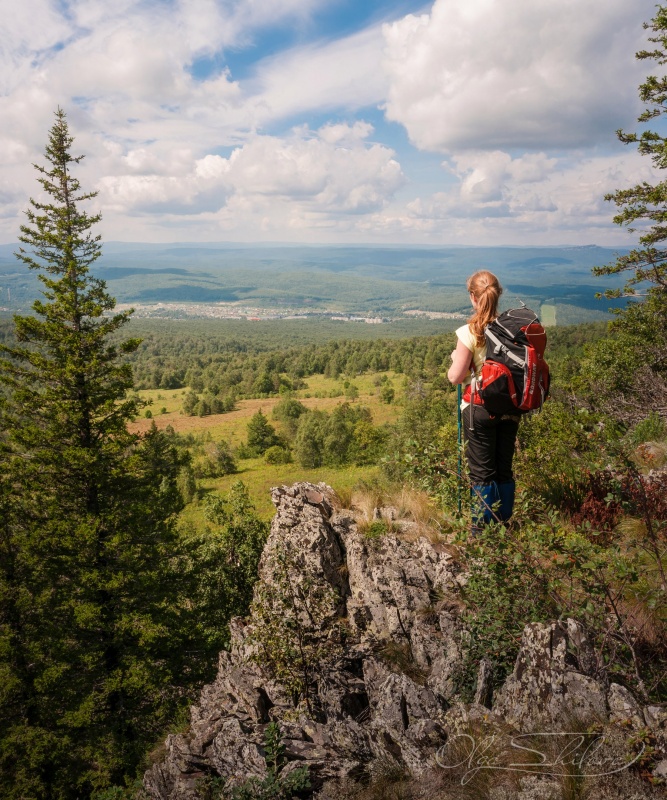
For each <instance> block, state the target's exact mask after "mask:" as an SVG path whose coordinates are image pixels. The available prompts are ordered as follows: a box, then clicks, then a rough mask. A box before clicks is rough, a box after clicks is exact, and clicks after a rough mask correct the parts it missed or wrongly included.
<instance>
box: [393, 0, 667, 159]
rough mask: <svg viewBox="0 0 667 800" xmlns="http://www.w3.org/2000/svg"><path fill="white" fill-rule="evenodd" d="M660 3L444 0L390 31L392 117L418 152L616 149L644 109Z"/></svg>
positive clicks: (570, 0) (394, 26)
mask: <svg viewBox="0 0 667 800" xmlns="http://www.w3.org/2000/svg"><path fill="white" fill-rule="evenodd" d="M654 11H655V8H654V4H653V1H652V0H636V1H635V2H633V3H629V2H628V1H627V0H556V2H554V0H502V2H501V1H500V0H435V2H434V4H433V7H432V9H431V11H430V13H427V14H422V15H419V16H416V15H408V16H406V17H404V18H403V19H401V20H398V21H396V22H394V23H391V24H387V25H385V26H384V35H385V40H386V50H385V68H386V70H387V73H388V76H389V80H390V88H389V92H388V97H387V102H386V113H387V117H388V118H389V119H390V120H393V121H396V122H400V123H401V124H402V125H404V126H405V128H406V129H407V131H408V134H409V136H410V138H411V140H412V141H413V142H414V143H415V144H416V145H417V146H418V147H420V148H423V149H426V150H432V151H437V152H452V151H456V150H462V149H466V148H472V149H492V150H493V149H505V150H507V149H510V148H532V149H537V150H544V149H547V148H550V147H573V146H583V145H590V144H594V143H598V142H599V141H600V139H601V138H603V139H604V138H607V139H608V140H610V141H611V140H613V132H614V130H616V129H617V128H618V127H620V126H622V125H626V124H628V123H631V122H632V120H633V119H634V117H635V116H636V113H635V112H636V110H637V108H638V102H637V89H636V87H637V84H638V82H639V78H640V76H641V75H642V74H643V73H642V69H641V68H640V67H638V66H636V65H635V59H634V53H635V51H636V50H638V49H640V47H642V46H643V45H644V36H645V34H644V31H643V29H642V22H643V21H644V20H647V19H650V18H651V17H652V16H653V13H654Z"/></svg>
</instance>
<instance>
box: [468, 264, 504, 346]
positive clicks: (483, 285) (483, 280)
mask: <svg viewBox="0 0 667 800" xmlns="http://www.w3.org/2000/svg"><path fill="white" fill-rule="evenodd" d="M466 287H467V289H468V292H470V293H471V294H472V295H473V296H474V298H475V300H476V301H477V308H476V309H475V313H474V314H473V315H472V317H470V319H469V320H468V324H469V325H470V330H471V331H472V332H473V335H474V337H475V341H476V343H477V346H478V347H481V346H482V345H483V344H484V341H485V339H484V328H486V326H487V325H488V324H489V322H492V321H493V320H494V319H495V318H496V317H497V316H498V300H499V299H500V295H501V294H502V293H503V288H502V286H501V285H500V283H499V282H498V278H496V276H495V275H494V274H493V272H489V271H488V270H485V269H481V270H479V271H478V272H475V274H474V275H471V276H470V277H469V278H468V280H467V282H466Z"/></svg>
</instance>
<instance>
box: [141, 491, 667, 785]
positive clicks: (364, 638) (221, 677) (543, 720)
mask: <svg viewBox="0 0 667 800" xmlns="http://www.w3.org/2000/svg"><path fill="white" fill-rule="evenodd" d="M272 496H273V502H274V504H275V506H276V515H275V518H274V520H273V523H272V527H271V534H270V537H269V540H268V542H267V545H266V547H265V550H264V553H263V556H262V560H261V563H260V576H259V581H258V584H257V586H256V590H255V599H256V602H257V603H258V604H260V605H259V606H258V608H260V607H261V612H260V611H259V610H258V608H256V609H255V612H254V613H253V614H251V615H250V617H249V618H248V619H246V620H242V619H240V618H236V619H234V620H233V621H232V625H231V632H232V644H231V648H230V651H229V652H223V653H222V654H221V655H220V661H219V668H218V674H217V677H216V679H215V680H214V682H213V683H212V684H210V685H208V686H206V687H204V689H203V691H202V693H201V697H200V700H199V703H198V704H197V705H196V706H194V707H193V708H192V711H191V724H190V729H189V731H188V732H187V733H186V734H181V735H174V736H170V737H169V738H168V739H167V742H166V756H165V757H164V759H163V760H162V761H161V762H160V763H158V764H155V765H154V766H153V767H152V768H151V769H150V770H149V771H148V772H147V773H146V776H145V780H144V787H145V790H146V792H147V793H148V795H149V796H150V797H151V798H154V800H192V798H194V797H195V796H196V787H197V783H198V781H199V780H200V779H202V778H204V777H206V776H222V777H224V778H225V779H227V780H230V781H231V782H234V781H236V782H241V781H242V780H244V779H245V778H246V777H247V776H249V775H256V776H263V775H265V774H266V763H265V760H264V757H263V756H264V732H265V730H266V727H267V725H268V724H269V722H271V721H276V722H277V723H279V725H280V729H281V733H282V736H283V744H284V746H285V754H286V756H287V759H288V763H287V765H286V766H285V767H284V771H290V770H293V769H295V768H296V767H298V766H303V765H305V766H307V767H308V770H309V775H310V781H311V786H312V795H313V797H317V798H320V800H329V798H330V799H331V800H333V798H343V797H348V796H353V795H354V793H355V791H356V790H355V787H360V786H363V785H364V784H366V783H368V782H369V781H370V780H371V779H372V778H373V777H374V776H375V777H376V776H377V769H378V765H385V767H386V765H393V767H392V769H395V770H397V771H398V772H397V774H400V775H402V776H409V779H411V780H412V781H413V783H412V784H410V786H411V787H412V788H406V790H405V792H404V796H405V797H406V798H408V797H415V798H416V797H422V796H423V797H426V796H433V794H432V793H433V792H434V791H436V790H437V791H438V792H440V794H439V796H440V797H443V798H444V797H449V796H450V795H448V794H447V793H446V792H447V791H448V790H447V785H448V784H447V781H450V782H451V781H452V780H453V776H454V773H453V772H452V771H451V770H449V771H448V769H447V765H445V767H443V764H442V760H441V759H442V756H443V753H444V752H445V751H446V748H447V747H451V746H452V745H453V743H456V741H465V742H468V741H472V740H473V739H474V737H472V736H471V731H476V732H477V733H476V734H475V735H477V734H479V732H480V731H483V730H489V731H494V732H495V734H498V733H502V734H503V735H509V734H511V733H512V732H533V733H535V732H537V733H539V732H544V731H547V730H553V731H563V730H574V729H575V728H573V727H572V726H574V725H576V726H579V727H577V728H576V730H581V727H582V726H586V725H591V724H592V723H595V724H597V725H598V726H602V727H604V726H609V725H610V724H611V725H612V726H613V725H616V727H617V728H618V729H619V730H621V729H622V730H624V731H625V730H632V729H635V730H638V729H640V728H642V727H650V728H651V729H654V730H655V732H656V733H655V735H656V736H657V737H658V739H659V737H660V736H662V737H663V738H664V737H665V735H666V734H665V731H667V709H662V707H659V706H651V707H649V708H647V709H642V708H641V707H640V706H639V704H638V703H637V702H636V700H635V699H634V697H633V696H632V694H631V692H630V691H628V689H627V688H625V687H622V686H620V685H618V684H613V683H612V684H611V685H610V686H606V685H605V684H604V682H603V681H602V680H600V679H599V677H598V676H596V675H595V674H594V672H593V668H594V663H595V662H594V658H593V654H592V652H591V649H590V645H589V644H588V642H587V640H586V636H585V633H584V631H583V630H582V628H581V627H580V626H579V625H578V624H577V623H576V622H574V621H572V620H568V621H565V622H557V623H552V624H534V625H529V626H527V627H526V629H525V631H524V636H523V640H522V645H521V651H520V653H519V656H518V658H517V662H516V666H515V669H514V672H513V674H512V675H511V676H510V677H509V678H508V680H507V681H506V683H505V685H504V686H503V687H502V688H501V689H500V690H499V692H498V693H497V695H496V697H495V698H492V697H491V694H490V691H489V685H488V670H487V669H485V667H486V665H485V662H484V661H483V662H482V664H481V665H480V674H479V678H478V686H477V695H476V700H477V703H475V704H473V705H472V706H464V705H462V704H461V703H459V702H457V697H456V693H455V686H454V678H455V674H456V669H457V666H458V665H459V664H460V659H461V655H460V651H459V634H460V627H461V623H460V621H459V619H458V616H457V604H456V600H455V599H454V598H455V595H456V592H457V590H458V589H459V587H460V584H461V583H463V582H464V581H465V576H463V575H462V574H461V568H460V566H459V565H458V564H457V562H456V559H455V558H454V556H453V554H452V550H451V548H450V547H448V546H447V545H446V544H444V543H442V542H439V541H438V542H432V541H430V540H429V539H428V538H426V537H413V536H411V537H404V538H401V536H400V535H397V534H396V533H391V532H388V533H386V534H384V535H382V536H378V537H372V536H368V535H365V534H364V533H362V532H360V531H359V529H358V526H357V524H356V522H355V520H354V517H353V515H352V514H351V513H350V512H348V511H341V510H337V508H336V497H335V495H334V493H333V491H332V490H331V489H330V488H329V487H327V486H325V485H323V484H318V485H317V486H316V485H313V484H307V483H299V484H295V485H294V486H292V487H280V488H277V489H274V490H273V494H272ZM405 538H409V539H414V540H413V541H406V540H405ZM286 587H287V592H286ZM286 594H287V595H288V596H289V597H290V598H292V600H291V601H289V602H286V601H285V599H284V598H285V595H286ZM271 615H273V616H271ZM267 619H269V621H271V620H273V621H274V622H273V623H271V624H275V634H276V636H275V642H274V646H276V647H277V648H278V649H279V648H280V646H281V642H282V644H285V641H286V640H287V639H288V638H289V637H290V636H292V635H294V631H295V630H301V631H305V632H306V633H307V636H304V637H302V638H301V639H299V640H298V641H299V642H300V647H301V653H302V655H303V652H305V650H308V648H310V650H308V652H309V653H311V654H314V655H312V658H311V662H312V659H313V658H316V663H315V664H313V663H310V664H309V666H308V669H305V668H304V670H303V675H302V676H301V678H300V680H301V681H302V686H306V688H307V691H306V692H301V695H300V697H296V696H295V694H294V692H293V691H292V690H291V689H290V682H289V680H287V679H286V678H285V679H284V680H279V679H277V678H276V670H275V669H269V661H270V659H267V658H264V657H263V654H264V653H265V652H266V651H264V650H262V647H265V646H266V642H264V643H263V640H262V637H261V636H260V635H259V632H260V631H261V630H264V631H266V629H267V628H266V626H267ZM281 625H285V626H286V627H285V628H284V631H285V633H284V637H285V641H283V639H282V638H281V637H282V633H281V631H282V628H281ZM262 626H264V628H262ZM272 641H273V640H272ZM303 657H304V659H305V658H306V657H305V656H303ZM304 663H305V662H304ZM315 667H316V668H315ZM304 681H305V683H304ZM295 699H296V701H297V702H295ZM492 700H493V705H491V704H492ZM568 726H569V727H568ZM495 734H494V735H495ZM480 735H481V734H480ZM466 736H467V737H468V739H466V738H465V737H466ZM623 736H626V734H623ZM623 736H622V737H621V739H623ZM457 737H463V738H459V740H457ZM623 741H625V739H623ZM660 741H662V740H660ZM665 744H666V745H667V742H665ZM605 746H606V745H605ZM658 746H661V745H660V742H658ZM605 752H606V751H605ZM605 757H606V758H607V762H608V763H611V761H610V758H611V756H609V755H608V754H607V756H605ZM665 759H666V760H665V764H664V766H665V771H666V773H667V749H666V750H665ZM612 760H613V759H612ZM502 774H503V775H504V774H505V773H502ZM512 774H513V773H512ZM457 775H458V773H457ZM406 780H408V778H406ZM456 780H459V778H458V777H457V779H456ZM521 780H522V781H523V783H521V782H520V781H519V780H518V779H517V780H516V781H515V782H514V783H513V784H512V786H513V787H514V788H511V787H510V789H507V785H506V782H505V783H504V782H503V781H502V780H501V781H498V786H497V787H495V788H496V790H497V792H496V794H497V800H502V798H503V797H505V798H510V797H516V798H519V797H520V798H522V800H536V799H537V798H538V797H547V796H550V795H549V792H551V793H552V794H553V792H555V791H557V788H556V789H554V785H555V784H554V777H553V775H552V776H545V775H533V774H529V775H522V776H521ZM623 780H624V781H628V780H629V781H630V782H631V783H632V781H635V783H632V786H633V787H634V788H633V789H632V791H639V792H640V793H639V794H635V797H636V798H638V800H639V799H640V798H643V797H653V796H657V795H654V792H657V791H660V790H658V789H653V788H651V787H650V786H649V785H648V784H647V783H645V782H639V781H638V779H635V778H633V777H632V776H630V777H628V776H627V775H624V777H623ZM517 781H518V782H517ZM635 784H637V786H639V787H640V788H639V789H637V786H636V785H635ZM452 785H453V784H452ZM456 785H457V786H458V787H459V789H460V783H458V784H456ZM406 786H407V784H406ZM434 787H435V788H434ZM506 790H507V791H510V794H507V793H505V794H502V792H506ZM512 791H513V792H514V794H511V792H512ZM410 792H412V793H410ZM419 792H425V794H419ZM452 792H453V793H452V794H451V797H452V798H454V797H457V796H458V795H457V794H456V787H455V786H454V788H453V789H452ZM641 792H644V793H641ZM429 793H430V794H429ZM488 796H489V797H491V795H488ZM554 796H555V795H554ZM559 796H560V795H559ZM591 796H594V795H591ZM607 796H608V797H613V796H614V795H612V794H609V795H604V794H600V795H599V797H600V799H602V798H603V797H607Z"/></svg>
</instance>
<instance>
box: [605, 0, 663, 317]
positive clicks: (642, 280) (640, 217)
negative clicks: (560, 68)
mask: <svg viewBox="0 0 667 800" xmlns="http://www.w3.org/2000/svg"><path fill="white" fill-rule="evenodd" d="M644 28H646V29H648V30H650V31H651V32H652V33H653V35H652V36H649V41H650V42H652V43H653V44H655V45H656V47H655V49H653V50H641V51H640V52H639V53H637V58H638V59H639V60H642V61H643V60H647V59H652V60H654V61H656V62H657V64H658V65H659V66H660V67H664V65H665V64H667V6H661V5H658V6H657V12H656V15H655V17H654V18H653V19H652V20H651V22H650V23H644ZM639 96H640V98H641V100H642V102H643V103H645V104H646V107H645V109H644V111H643V113H642V114H641V115H640V116H639V118H638V121H639V122H640V123H646V122H650V121H651V120H653V119H657V118H659V117H661V116H662V115H663V114H665V113H667V76H664V75H663V76H661V77H656V76H654V75H649V76H648V77H647V78H646V81H645V82H644V83H642V84H641V86H640V87H639ZM617 136H618V138H619V140H620V141H621V142H623V143H624V144H636V145H637V146H638V150H639V153H641V154H642V155H646V156H649V157H650V158H651V160H652V161H653V165H654V166H655V167H656V168H657V169H658V170H664V169H665V168H667V137H666V136H663V135H661V134H660V133H658V132H656V131H652V130H645V131H643V132H642V133H641V134H637V133H626V132H625V131H623V130H619V131H617ZM605 199H606V200H609V201H612V202H614V203H615V204H616V206H617V208H619V209H620V211H619V212H618V213H617V214H616V216H615V217H614V222H615V223H616V224H617V225H621V226H624V227H627V228H628V230H629V231H631V232H634V231H636V230H639V231H640V236H639V247H636V248H634V249H633V250H631V252H630V253H628V254H627V255H622V256H620V257H619V258H617V260H616V261H615V262H614V263H613V264H609V265H607V266H604V267H597V268H596V269H595V270H594V272H595V273H596V274H597V275H614V274H624V275H625V276H626V284H625V287H624V288H623V289H610V290H607V291H606V292H605V293H604V294H605V296H606V297H610V298H617V297H630V298H635V297H641V296H644V297H646V298H647V301H648V302H647V303H645V307H646V311H649V312H651V313H653V312H655V313H656V314H657V315H664V314H665V313H667V249H665V248H664V247H660V246H659V245H660V244H661V243H662V242H664V241H665V240H666V239H667V179H664V180H661V181H659V182H658V183H656V184H654V185H653V184H650V183H648V182H647V181H644V182H642V183H640V184H638V185H636V186H633V187H631V188H628V189H620V190H618V191H616V192H613V193H611V194H608V195H606V197H605ZM630 308H631V314H634V313H636V312H635V310H634V309H633V304H631V306H630Z"/></svg>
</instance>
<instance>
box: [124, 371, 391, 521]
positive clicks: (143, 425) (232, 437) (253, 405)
mask: <svg viewBox="0 0 667 800" xmlns="http://www.w3.org/2000/svg"><path fill="white" fill-rule="evenodd" d="M385 375H386V376H387V378H388V379H389V380H390V381H391V384H392V385H393V387H394V389H395V393H396V394H395V398H394V401H393V402H392V403H391V404H387V403H383V402H381V401H380V397H379V386H378V384H379V381H380V380H381V379H382V378H383V376H385ZM404 377H405V376H403V375H397V374H396V373H394V372H377V373H366V374H364V375H358V376H356V377H355V378H354V379H353V380H352V381H350V382H349V384H348V386H347V387H346V386H345V384H346V383H347V381H346V380H344V379H342V378H341V379H338V380H336V379H333V378H327V377H325V376H324V375H312V376H310V377H308V378H306V379H305V381H304V382H305V384H306V385H305V387H304V388H301V389H299V390H298V391H296V392H294V396H295V397H296V398H297V399H298V400H299V401H300V402H301V403H303V404H304V405H305V406H306V407H307V408H309V409H319V410H322V411H327V412H331V411H332V410H333V409H334V408H335V407H336V406H338V405H340V404H341V403H345V402H349V403H354V404H360V405H363V406H365V407H367V408H369V409H370V411H371V414H372V416H373V424H374V425H383V424H387V423H392V422H395V421H396V420H397V419H398V417H399V415H400V411H401V408H400V398H401V397H402V394H403V391H404ZM352 387H354V388H352ZM188 391H189V390H188V389H187V388H183V389H172V390H167V389H147V390H143V391H140V392H139V393H138V394H139V395H140V397H141V398H142V399H143V400H146V401H148V402H149V403H150V405H149V406H148V407H147V408H148V409H149V410H150V412H151V414H152V415H153V416H152V418H146V417H139V418H137V419H136V420H135V422H134V423H133V424H132V425H131V426H130V427H131V429H132V430H133V431H137V432H142V431H146V430H148V428H149V427H150V426H151V424H152V423H153V422H155V424H156V426H157V427H158V428H160V429H164V428H166V427H167V426H169V425H170V426H171V427H172V428H173V429H174V430H175V431H176V432H177V433H180V434H194V435H207V434H210V436H211V439H212V440H213V441H214V442H221V441H224V442H227V443H228V444H229V445H230V447H231V448H232V449H235V448H237V447H238V446H239V445H240V444H242V443H244V442H245V441H246V430H247V425H248V422H249V421H250V419H251V417H252V416H253V414H255V413H257V411H259V410H260V409H261V411H262V412H263V413H264V414H265V415H266V416H267V417H268V419H269V421H270V422H271V424H272V425H273V426H274V427H275V428H276V430H277V431H278V432H279V433H280V432H281V425H280V423H279V422H278V421H276V420H274V419H273V418H272V412H273V408H274V406H275V405H276V404H277V403H278V402H279V401H280V398H279V397H268V398H260V399H250V400H239V401H238V402H237V404H236V409H235V410H234V411H230V412H228V413H226V414H211V415H208V416H205V417H197V416H194V417H193V416H188V415H185V414H183V413H182V404H183V399H184V397H185V395H186V394H187V392H188ZM357 393H358V395H357V396H356V397H351V396H350V395H354V394H357ZM237 463H238V471H237V472H236V473H235V474H233V475H225V476H222V477H220V478H212V479H203V480H201V481H200V482H199V485H200V488H201V489H202V490H203V492H204V493H206V492H210V491H216V492H223V493H224V492H226V491H228V490H229V487H230V486H231V485H232V483H234V482H235V481H237V480H242V481H243V482H244V483H245V484H246V486H247V487H248V490H249V492H250V495H251V497H252V500H253V502H254V503H255V506H256V508H257V511H258V513H259V514H260V515H261V516H262V517H263V518H264V519H270V518H271V517H272V516H273V505H272V503H271V498H270V492H269V490H270V488H271V487H272V486H277V485H281V484H290V483H294V482H295V481H299V480H308V481H312V482H314V483H317V482H319V481H324V482H325V483H328V484H330V485H331V486H333V487H334V488H335V489H336V490H337V491H339V492H343V493H346V492H349V491H351V490H352V489H353V488H354V487H355V486H356V485H358V484H359V483H360V482H362V481H372V480H373V478H374V477H375V475H376V474H377V472H378V467H376V466H361V467H359V466H346V467H341V468H335V467H320V468H317V469H306V468H304V467H301V466H300V465H299V464H297V463H291V464H267V463H266V462H265V461H264V459H263V458H249V459H241V460H238V462H237ZM182 518H183V520H184V521H186V522H193V523H197V524H201V523H203V514H202V509H201V506H200V505H199V504H198V503H197V502H195V503H191V504H190V505H189V506H187V507H186V509H185V511H184V512H183V514H182Z"/></svg>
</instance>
